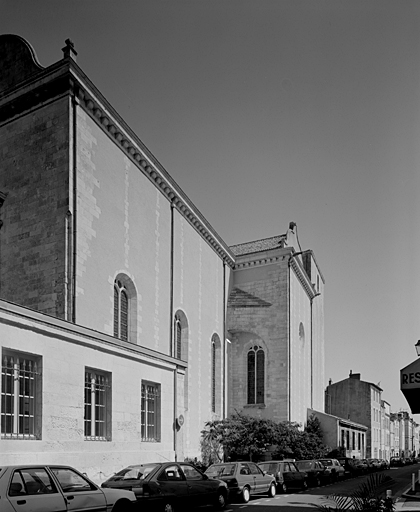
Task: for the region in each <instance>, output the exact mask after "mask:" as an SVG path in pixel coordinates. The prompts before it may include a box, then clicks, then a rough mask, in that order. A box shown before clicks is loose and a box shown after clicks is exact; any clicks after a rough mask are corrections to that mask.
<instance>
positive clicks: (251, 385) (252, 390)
mask: <svg viewBox="0 0 420 512" xmlns="http://www.w3.org/2000/svg"><path fill="white" fill-rule="evenodd" d="M252 358H253V360H252ZM265 359H266V358H265V350H264V349H263V347H262V346H261V345H253V346H252V347H250V348H249V349H248V351H247V356H246V368H247V405H264V404H265Z"/></svg>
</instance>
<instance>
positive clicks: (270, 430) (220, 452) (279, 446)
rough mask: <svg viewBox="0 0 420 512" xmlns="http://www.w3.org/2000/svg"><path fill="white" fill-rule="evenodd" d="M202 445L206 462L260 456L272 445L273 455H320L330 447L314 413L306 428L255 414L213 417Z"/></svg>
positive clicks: (256, 458)
mask: <svg viewBox="0 0 420 512" xmlns="http://www.w3.org/2000/svg"><path fill="white" fill-rule="evenodd" d="M201 434H202V439H201V449H202V458H203V462H205V463H213V462H220V461H221V460H223V459H225V460H226V459H229V460H232V459H236V460H238V459H243V460H260V459H261V457H262V455H263V454H264V453H266V452H267V450H268V449H269V448H270V451H271V452H272V455H273V458H288V457H293V458H300V459H305V458H310V459H312V458H319V457H324V456H325V453H326V452H327V451H328V450H329V449H328V448H327V447H326V446H325V445H324V444H323V442H322V437H323V436H322V429H321V426H320V423H319V420H318V419H317V418H315V417H313V418H312V417H311V418H309V420H308V424H307V426H306V428H305V430H304V431H302V430H300V426H299V424H298V423H292V422H288V421H282V422H279V423H276V422H275V421H272V420H269V419H261V418H254V417H251V416H246V415H244V414H240V413H236V414H234V415H233V416H232V417H230V418H227V419H224V420H218V421H209V422H207V423H206V425H205V429H204V430H203V431H202V433H201Z"/></svg>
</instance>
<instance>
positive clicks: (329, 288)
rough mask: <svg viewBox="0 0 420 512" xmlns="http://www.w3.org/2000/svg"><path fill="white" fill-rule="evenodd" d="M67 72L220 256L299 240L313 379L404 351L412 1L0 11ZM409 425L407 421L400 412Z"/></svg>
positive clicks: (412, 185) (418, 284)
mask: <svg viewBox="0 0 420 512" xmlns="http://www.w3.org/2000/svg"><path fill="white" fill-rule="evenodd" d="M0 33H2V34H5V33H11V34H18V35H20V36H22V37H24V38H25V39H26V40H27V41H28V42H29V43H30V44H31V45H32V46H33V47H34V50H35V52H36V55H37V57H38V60H39V62H40V63H41V65H43V66H49V65H51V64H53V63H54V62H56V61H58V60H60V59H61V58H62V51H61V49H62V48H63V47H64V41H65V39H67V38H70V39H71V40H72V41H73V43H74V45H75V49H76V51H77V52H78V55H77V63H78V64H79V66H80V67H81V68H82V69H83V71H84V72H85V73H86V74H87V75H88V77H89V78H90V79H91V80H92V82H93V83H94V84H95V85H96V86H97V87H98V88H99V90H100V91H101V92H102V93H103V95H104V96H105V97H106V98H107V100H108V101H109V102H110V103H111V104H112V106H113V107H114V108H115V109H116V110H117V112H118V113H119V114H120V115H121V116H122V117H123V118H124V120H125V121H126V122H127V123H128V125H129V126H130V127H131V128H132V129H133V130H134V131H135V132H136V134H137V135H138V136H139V137H140V139H141V140H142V141H143V143H144V144H145V145H146V146H147V147H148V148H149V150H150V151H151V152H152V153H153V154H154V155H155V157H156V158H157V159H158V160H159V161H160V162H161V164H162V165H163V166H164V167H165V169H166V170H167V171H168V172H169V174H170V175H171V176H172V177H173V178H174V179H175V181H176V182H177V183H178V184H179V185H180V186H181V188H182V189H183V190H184V191H185V192H186V194H187V195H188V196H189V197H190V199H191V200H192V201H193V203H194V204H195V205H196V206H197V208H198V209H199V210H200V211H201V213H202V214H203V215H204V216H205V218H206V219H207V220H208V221H209V223H210V224H211V225H212V226H213V228H214V229H215V231H216V232H217V233H218V234H219V235H220V236H221V237H222V239H223V240H224V241H225V242H226V243H227V244H228V245H234V244H237V243H241V242H247V241H251V240H257V239H261V238H266V237H270V236H274V235H278V234H283V233H285V232H286V230H287V228H288V226H289V222H291V221H294V222H296V224H297V227H298V236H299V241H300V244H301V246H302V249H304V250H306V249H312V250H313V251H314V254H315V257H316V260H317V262H318V264H319V266H320V268H321V271H322V273H323V276H324V278H325V349H326V350H325V352H326V357H325V368H326V373H325V384H326V385H327V383H328V380H329V379H330V378H331V379H332V380H333V382H337V381H339V380H342V379H345V378H347V377H348V375H349V372H350V370H352V371H353V373H361V378H362V380H365V381H368V382H373V383H375V384H379V386H380V387H381V388H382V389H383V393H382V398H383V399H385V400H386V401H387V402H389V403H390V404H391V410H392V411H395V412H396V411H399V410H409V408H408V404H407V402H406V400H405V399H404V396H403V395H402V393H401V391H400V384H399V372H400V369H401V368H403V367H405V366H407V365H408V364H410V363H411V362H412V361H414V360H415V359H416V358H417V355H416V351H415V348H414V345H415V343H416V342H417V340H418V339H420V315H419V310H420V236H419V235H420V201H419V199H420V194H419V193H420V176H419V169H420V144H419V141H420V2H419V1H418V0H412V1H411V0H346V1H343V0H119V1H118V2H115V1H114V0H112V1H108V0H72V1H71V2H69V1H67V0H66V1H62V0H51V1H45V0H37V1H33V0H0ZM415 418H416V420H417V421H419V422H420V416H416V417H415Z"/></svg>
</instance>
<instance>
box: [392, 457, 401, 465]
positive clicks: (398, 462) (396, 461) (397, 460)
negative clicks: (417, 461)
mask: <svg viewBox="0 0 420 512" xmlns="http://www.w3.org/2000/svg"><path fill="white" fill-rule="evenodd" d="M389 464H390V466H404V459H402V458H401V457H391V459H390V461H389Z"/></svg>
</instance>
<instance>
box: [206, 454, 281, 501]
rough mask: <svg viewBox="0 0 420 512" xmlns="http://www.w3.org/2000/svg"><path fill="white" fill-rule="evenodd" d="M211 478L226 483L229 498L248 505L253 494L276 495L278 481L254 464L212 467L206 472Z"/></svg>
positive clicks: (238, 463)
mask: <svg viewBox="0 0 420 512" xmlns="http://www.w3.org/2000/svg"><path fill="white" fill-rule="evenodd" d="M205 475H207V476H208V477H210V478H217V479H219V480H222V481H223V482H226V484H227V485H228V487H229V496H230V497H231V498H232V499H234V498H240V499H241V500H242V502H243V503H248V501H249V498H250V496H251V495H252V494H262V493H267V495H268V496H269V497H270V498H273V497H274V496H275V495H276V479H275V478H274V476H273V475H269V474H266V473H264V472H263V471H262V470H261V469H260V468H259V467H258V466H257V464H255V463H254V462H224V463H221V464H213V465H211V466H210V467H209V468H208V469H207V470H206V472H205Z"/></svg>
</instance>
